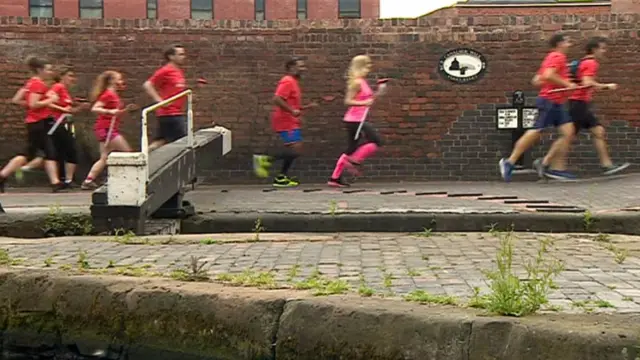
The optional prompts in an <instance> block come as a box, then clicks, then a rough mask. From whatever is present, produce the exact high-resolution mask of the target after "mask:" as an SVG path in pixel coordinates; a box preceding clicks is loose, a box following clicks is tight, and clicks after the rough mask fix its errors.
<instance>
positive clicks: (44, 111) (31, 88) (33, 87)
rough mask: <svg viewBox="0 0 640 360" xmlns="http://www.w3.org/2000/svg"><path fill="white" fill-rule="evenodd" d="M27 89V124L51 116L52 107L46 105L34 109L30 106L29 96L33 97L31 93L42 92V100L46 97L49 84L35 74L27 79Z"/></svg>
mask: <svg viewBox="0 0 640 360" xmlns="http://www.w3.org/2000/svg"><path fill="white" fill-rule="evenodd" d="M25 89H26V90H27V92H26V93H25V100H26V101H27V118H26V119H25V122H26V123H27V124H31V123H35V122H38V121H40V120H44V119H46V118H47V117H49V116H51V109H49V108H48V107H46V106H45V107H41V108H39V109H32V108H31V107H30V106H29V97H31V94H40V95H42V96H41V97H40V100H45V99H46V94H47V91H48V88H47V84H45V83H44V81H42V79H40V78H39V77H35V76H34V77H32V78H31V79H29V81H27V84H26V85H25Z"/></svg>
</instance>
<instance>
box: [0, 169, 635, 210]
mask: <svg viewBox="0 0 640 360" xmlns="http://www.w3.org/2000/svg"><path fill="white" fill-rule="evenodd" d="M265 190H266V191H265ZM346 191H347V192H345V191H343V190H334V189H328V188H327V187H326V186H324V185H305V186H301V187H299V188H295V189H279V190H276V191H274V190H273V189H272V188H271V187H269V186H266V185H254V186H244V185H243V186H232V185H220V186H198V187H197V188H196V190H195V191H190V192H188V193H187V196H186V198H187V199H188V200H190V201H191V202H192V203H194V205H195V206H196V209H197V211H200V212H203V213H207V212H218V213H225V212H226V213H241V212H271V213H283V212H288V213H328V212H349V213H372V212H375V213H387V212H395V213H398V212H433V213H443V212H448V213H516V212H535V211H537V210H539V211H543V210H545V209H544V208H543V209H540V207H550V208H547V209H546V210H545V211H554V212H558V211H573V210H577V211H578V212H580V211H584V210H585V209H586V210H590V211H591V212H593V213H607V212H616V211H620V210H621V209H625V208H635V211H637V210H638V207H640V174H629V175H621V176H617V177H609V178H597V179H592V180H589V181H586V180H585V181H578V182H571V183H562V182H547V183H540V182H515V183H509V184H505V183H503V182H430V183H394V184H355V185H354V187H353V188H351V189H348V190H346ZM90 201H91V194H90V193H89V192H69V193H60V194H51V193H49V192H47V191H46V190H44V189H29V192H25V190H24V189H10V190H9V192H8V193H6V194H2V195H0V202H1V203H2V206H3V207H4V208H5V209H6V211H7V212H47V211H49V209H50V208H51V207H52V206H59V207H60V208H61V209H64V210H67V211H88V209H89V204H90Z"/></svg>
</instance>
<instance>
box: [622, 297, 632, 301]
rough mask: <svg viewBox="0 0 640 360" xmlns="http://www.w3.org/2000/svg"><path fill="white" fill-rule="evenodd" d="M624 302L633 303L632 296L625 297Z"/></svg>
mask: <svg viewBox="0 0 640 360" xmlns="http://www.w3.org/2000/svg"><path fill="white" fill-rule="evenodd" d="M622 301H633V298H632V297H631V296H623V297H622Z"/></svg>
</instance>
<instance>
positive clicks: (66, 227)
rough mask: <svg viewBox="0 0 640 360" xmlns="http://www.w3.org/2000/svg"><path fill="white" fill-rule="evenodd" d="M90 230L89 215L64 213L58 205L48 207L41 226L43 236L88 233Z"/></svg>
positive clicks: (91, 226)
mask: <svg viewBox="0 0 640 360" xmlns="http://www.w3.org/2000/svg"><path fill="white" fill-rule="evenodd" d="M92 230H93V224H92V220H91V216H88V215H82V214H68V213H64V212H62V211H61V210H60V206H58V205H56V206H52V207H50V208H49V213H48V214H47V217H46V218H45V220H44V225H43V227H42V231H43V232H44V234H45V236H49V237H53V236H79V235H89V234H91V231H92Z"/></svg>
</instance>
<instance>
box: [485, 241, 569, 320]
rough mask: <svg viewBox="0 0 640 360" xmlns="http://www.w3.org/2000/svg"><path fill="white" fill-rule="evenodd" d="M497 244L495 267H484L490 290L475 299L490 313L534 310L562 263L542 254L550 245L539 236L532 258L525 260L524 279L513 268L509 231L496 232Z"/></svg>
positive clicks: (544, 299) (514, 313) (518, 313)
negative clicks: (547, 258)
mask: <svg viewBox="0 0 640 360" xmlns="http://www.w3.org/2000/svg"><path fill="white" fill-rule="evenodd" d="M498 237H499V239H500V247H499V249H498V253H497V254H496V265H497V269H495V270H492V271H485V276H486V277H487V279H488V280H489V281H490V289H491V291H490V293H489V294H488V295H486V296H483V297H482V300H481V301H480V302H478V303H477V305H478V304H482V303H484V306H483V307H484V308H485V309H487V310H489V311H490V312H492V313H497V314H500V315H507V316H525V315H528V314H532V313H534V312H536V311H538V310H539V309H540V308H541V307H542V305H545V304H547V303H548V294H549V292H550V286H551V284H552V281H553V277H554V276H557V275H558V274H559V273H560V272H562V270H564V267H563V265H562V263H560V262H559V261H557V260H555V261H547V260H546V259H545V255H546V254H547V252H548V247H549V246H550V245H552V243H551V241H549V239H543V240H541V241H540V242H539V243H540V246H539V248H538V251H537V254H536V256H535V258H533V259H529V260H525V261H524V262H525V270H526V272H527V279H525V280H521V279H520V278H519V277H518V276H517V275H516V274H515V272H514V269H513V252H514V251H513V250H514V238H515V236H514V234H513V232H511V231H510V232H506V233H501V234H499V235H498Z"/></svg>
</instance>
